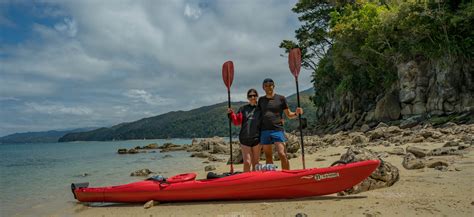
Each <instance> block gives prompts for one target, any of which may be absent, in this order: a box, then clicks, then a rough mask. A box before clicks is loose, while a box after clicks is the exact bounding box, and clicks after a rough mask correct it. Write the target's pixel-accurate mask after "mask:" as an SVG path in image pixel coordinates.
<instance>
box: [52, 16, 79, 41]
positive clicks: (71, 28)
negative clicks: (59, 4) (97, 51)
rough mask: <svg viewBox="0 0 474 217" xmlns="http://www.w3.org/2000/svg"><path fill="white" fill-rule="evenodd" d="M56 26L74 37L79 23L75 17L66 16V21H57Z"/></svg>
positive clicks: (58, 29)
mask: <svg viewBox="0 0 474 217" xmlns="http://www.w3.org/2000/svg"><path fill="white" fill-rule="evenodd" d="M54 28H55V29H56V30H57V31H58V32H61V33H63V34H66V35H67V36H69V37H74V36H76V34H77V24H76V21H75V20H74V19H70V18H64V22H62V23H56V24H55V25H54Z"/></svg>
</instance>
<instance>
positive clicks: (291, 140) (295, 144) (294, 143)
mask: <svg viewBox="0 0 474 217" xmlns="http://www.w3.org/2000/svg"><path fill="white" fill-rule="evenodd" d="M285 136H286V138H287V139H288V141H287V142H286V144H285V146H286V152H287V153H296V152H298V150H300V148H301V145H300V138H299V137H298V136H296V135H294V134H291V133H285Z"/></svg>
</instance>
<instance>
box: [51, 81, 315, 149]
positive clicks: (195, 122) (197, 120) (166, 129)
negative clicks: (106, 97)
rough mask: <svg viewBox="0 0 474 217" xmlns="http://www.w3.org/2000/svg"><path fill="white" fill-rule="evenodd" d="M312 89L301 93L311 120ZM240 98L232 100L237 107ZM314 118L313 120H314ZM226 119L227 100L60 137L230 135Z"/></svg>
mask: <svg viewBox="0 0 474 217" xmlns="http://www.w3.org/2000/svg"><path fill="white" fill-rule="evenodd" d="M312 94H313V90H312V89H309V90H306V91H303V92H301V93H300V98H301V105H302V107H303V108H304V109H305V117H308V118H309V120H310V121H313V120H314V118H315V116H316V115H315V108H314V106H313V104H312V103H311V100H310V96H311V95H312ZM288 103H289V104H290V107H292V110H293V111H294V108H295V106H296V95H292V96H289V97H288ZM244 104H245V103H243V102H238V103H232V108H234V110H237V109H238V108H239V107H240V106H242V105H244ZM313 122H314V121H313ZM285 123H286V124H285V125H286V126H285V128H286V129H287V130H289V131H293V130H295V129H296V128H297V126H298V121H295V120H291V121H286V122H285ZM228 124H229V122H228V119H227V102H224V103H219V104H215V105H211V106H205V107H201V108H197V109H193V110H190V111H174V112H169V113H166V114H162V115H158V116H155V117H150V118H144V119H141V120H138V121H134V122H130V123H121V124H118V125H115V126H113V127H110V128H105V127H104V128H99V129H96V130H93V131H89V132H82V133H70V134H67V135H65V136H63V137H62V138H61V139H59V141H60V142H68V141H109V140H129V139H144V138H145V139H166V138H207V137H213V136H229V125H228ZM232 132H233V135H234V136H238V134H239V128H238V127H235V126H234V127H233V129H232Z"/></svg>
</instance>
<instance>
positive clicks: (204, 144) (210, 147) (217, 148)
mask: <svg viewBox="0 0 474 217" xmlns="http://www.w3.org/2000/svg"><path fill="white" fill-rule="evenodd" d="M233 144H234V142H233ZM235 145H238V143H237V142H235ZM188 151H191V152H200V151H207V152H209V153H212V154H229V153H230V147H229V145H228V144H227V143H226V142H225V141H224V139H223V138H221V137H213V138H208V139H203V140H201V141H200V142H199V143H197V140H196V141H194V142H193V143H192V145H191V146H190V147H188Z"/></svg>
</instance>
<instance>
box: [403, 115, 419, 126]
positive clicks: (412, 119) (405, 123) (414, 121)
mask: <svg viewBox="0 0 474 217" xmlns="http://www.w3.org/2000/svg"><path fill="white" fill-rule="evenodd" d="M421 119H422V116H421V115H417V116H413V117H410V118H407V119H404V120H402V121H401V122H400V128H401V129H407V128H412V127H414V126H416V125H418V124H419V123H420V121H421Z"/></svg>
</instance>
